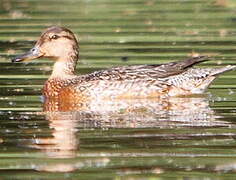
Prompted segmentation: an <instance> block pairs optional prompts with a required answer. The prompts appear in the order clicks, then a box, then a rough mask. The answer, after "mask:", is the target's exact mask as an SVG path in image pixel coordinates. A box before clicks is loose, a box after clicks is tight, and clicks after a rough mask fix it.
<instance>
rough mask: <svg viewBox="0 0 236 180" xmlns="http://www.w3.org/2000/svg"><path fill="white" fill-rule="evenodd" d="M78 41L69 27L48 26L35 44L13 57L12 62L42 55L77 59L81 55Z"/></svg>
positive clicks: (62, 58) (55, 58)
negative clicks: (23, 52)
mask: <svg viewBox="0 0 236 180" xmlns="http://www.w3.org/2000/svg"><path fill="white" fill-rule="evenodd" d="M78 48H79V46H78V42H77V40H76V37H75V35H74V34H73V33H72V32H71V31H70V30H69V29H67V28H64V27H58V26H52V27H49V28H47V29H46V30H45V31H44V32H43V33H42V34H41V36H40V38H39V40H38V41H37V42H36V44H35V46H34V47H33V48H32V49H30V50H29V51H28V52H26V53H25V54H22V55H19V56H17V57H15V58H14V59H12V62H20V61H25V60H32V59H37V58H41V57H46V58H51V59H54V60H59V61H60V60H67V59H74V60H77V59H78V56H79V51H78Z"/></svg>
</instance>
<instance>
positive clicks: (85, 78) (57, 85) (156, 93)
mask: <svg viewBox="0 0 236 180" xmlns="http://www.w3.org/2000/svg"><path fill="white" fill-rule="evenodd" d="M40 57H48V58H51V59H54V60H55V61H56V62H55V64H54V68H53V72H52V74H51V76H50V77H49V79H48V80H47V81H46V83H45V86H44V89H43V93H44V95H45V98H46V101H48V102H46V104H49V105H51V104H50V103H51V102H52V101H49V99H50V100H51V99H53V102H57V103H54V106H57V108H56V109H58V106H60V105H59V104H65V106H66V107H68V109H69V110H71V109H74V107H79V108H80V107H81V108H82V107H83V106H86V107H87V106H90V104H91V102H92V101H94V100H97V101H98V100H105V99H108V100H109V99H117V98H118V99H120V98H121V99H122V98H150V97H152V98H153V97H155V98H166V97H170V96H178V95H190V94H195V93H197V94H199V93H203V92H204V91H205V90H206V88H207V87H208V86H209V85H210V83H211V82H212V81H213V80H214V79H215V78H216V76H217V75H218V74H221V73H223V72H225V71H229V70H231V69H233V68H235V66H231V65H229V66H225V67H222V68H205V69H200V68H192V66H193V65H195V64H197V63H200V62H203V61H206V59H207V57H206V56H199V57H193V58H189V59H186V60H183V61H179V62H171V63H166V64H161V65H134V66H123V67H115V68H110V69H107V70H102V71H96V72H93V73H91V74H86V75H81V76H77V75H75V68H76V64H77V60H78V58H79V46H78V42H77V40H76V38H75V36H74V34H73V33H72V32H71V31H70V30H68V29H66V28H62V27H57V26H53V27H50V28H48V29H46V30H45V31H44V32H43V33H42V35H41V37H40V38H39V40H38V41H37V42H36V44H35V46H34V48H32V49H31V50H30V51H29V52H27V53H26V54H23V55H21V56H18V57H16V58H15V59H13V62H18V61H22V60H27V59H36V58H40ZM69 106H70V107H69ZM79 108H78V109H79ZM61 109H63V108H61Z"/></svg>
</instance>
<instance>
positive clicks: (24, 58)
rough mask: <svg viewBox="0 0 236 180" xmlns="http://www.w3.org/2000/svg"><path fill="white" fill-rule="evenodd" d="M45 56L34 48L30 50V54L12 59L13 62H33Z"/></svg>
mask: <svg viewBox="0 0 236 180" xmlns="http://www.w3.org/2000/svg"><path fill="white" fill-rule="evenodd" d="M41 56H43V54H42V53H40V51H39V49H38V48H36V47H34V48H32V49H30V50H29V51H28V52H26V53H25V54H22V55H19V56H16V57H15V58H13V59H12V62H21V61H27V60H33V59H37V58H40V57H41Z"/></svg>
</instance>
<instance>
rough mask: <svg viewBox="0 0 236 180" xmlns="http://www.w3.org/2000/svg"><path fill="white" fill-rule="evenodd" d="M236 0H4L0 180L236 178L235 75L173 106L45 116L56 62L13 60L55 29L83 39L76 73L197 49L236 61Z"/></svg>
mask: <svg viewBox="0 0 236 180" xmlns="http://www.w3.org/2000/svg"><path fill="white" fill-rule="evenodd" d="M235 7H236V2H235V1H234V0H209V1H206V0H186V1H183V0H156V1H155V0H146V1H145V0H112V1H111V0H110V1H109V0H82V1H79V0H77V1H76V0H69V1H61V0H57V1H56V0H48V1H46V0H41V1H36V0H22V1H17V0H0V69H1V73H0V179H35V180H37V179H84V180H87V179H115V180H120V179H122V180H123V179H128V180H143V179H149V180H153V179H160V180H162V179H190V180H196V179H204V180H205V179H207V180H208V179H210V180H215V179H235V178H236V175H235V172H236V149H235V148H236V141H235V139H236V107H235V106H236V85H235V82H236V80H235V79H236V71H232V72H228V73H226V74H224V75H222V76H220V77H219V78H218V79H217V80H216V81H215V82H214V83H213V84H212V86H211V87H210V89H209V91H208V92H207V93H206V95H204V96H202V97H191V98H182V99H173V100H171V104H172V105H173V106H172V108H171V109H168V110H163V109H161V110H157V109H155V110H153V109H152V102H150V101H148V102H147V101H145V100H143V101H144V102H142V103H143V104H146V106H145V108H147V109H145V111H144V110H143V109H141V110H140V111H138V112H130V113H129V114H126V113H122V112H120V113H117V114H90V113H83V112H74V113H51V114H49V113H48V114H43V113H42V112H41V111H42V108H41V106H42V103H41V99H40V97H41V88H42V87H43V83H44V81H45V80H46V79H47V77H48V76H49V74H50V72H51V66H52V63H53V62H50V61H48V60H46V59H40V60H35V61H34V62H28V63H26V64H23V63H19V64H12V63H11V62H10V59H11V58H12V57H14V56H15V55H17V54H20V53H22V52H24V51H26V50H27V49H29V48H30V47H32V45H33V44H34V41H35V40H36V39H37V37H38V36H39V34H40V32H41V31H42V30H43V29H44V28H45V27H48V26H50V25H61V26H66V27H68V28H70V29H71V30H72V31H73V32H75V33H76V34H77V37H78V39H79V41H80V54H81V63H80V64H79V65H78V74H84V73H89V72H92V71H95V70H98V69H102V68H107V67H111V66H116V65H128V64H153V63H164V62H169V61H172V60H180V59H183V58H185V57H188V56H190V55H193V54H201V55H202V54H203V55H210V56H212V58H211V59H212V61H208V62H205V63H203V64H201V65H199V66H201V67H215V66H223V65H228V64H236V52H235V50H236V47H235V43H236V30H235V29H236V11H235Z"/></svg>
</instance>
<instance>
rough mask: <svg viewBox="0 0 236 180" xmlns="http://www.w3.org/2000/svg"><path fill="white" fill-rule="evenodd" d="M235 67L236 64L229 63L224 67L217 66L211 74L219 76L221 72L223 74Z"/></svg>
mask: <svg viewBox="0 0 236 180" xmlns="http://www.w3.org/2000/svg"><path fill="white" fill-rule="evenodd" d="M234 69H236V66H234V65H228V66H225V67H222V68H215V69H213V71H212V72H211V74H210V76H217V75H219V74H222V73H224V72H227V71H231V70H234Z"/></svg>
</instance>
